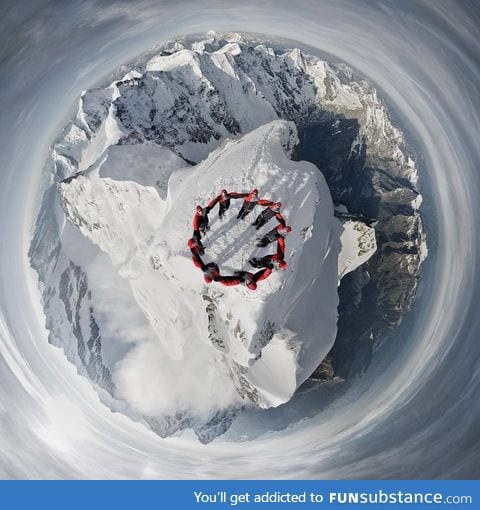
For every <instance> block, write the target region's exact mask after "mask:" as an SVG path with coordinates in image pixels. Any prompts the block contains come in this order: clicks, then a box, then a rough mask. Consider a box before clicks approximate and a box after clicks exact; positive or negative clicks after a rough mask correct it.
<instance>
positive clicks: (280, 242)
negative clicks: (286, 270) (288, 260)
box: [277, 237, 285, 260]
mask: <svg viewBox="0 0 480 510" xmlns="http://www.w3.org/2000/svg"><path fill="white" fill-rule="evenodd" d="M277 253H278V255H279V257H280V258H281V260H283V259H284V258H285V238H284V237H279V238H278V239H277Z"/></svg>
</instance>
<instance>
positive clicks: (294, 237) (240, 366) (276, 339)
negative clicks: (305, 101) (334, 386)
mask: <svg viewBox="0 0 480 510" xmlns="http://www.w3.org/2000/svg"><path fill="white" fill-rule="evenodd" d="M295 143H296V129H295V126H294V125H293V124H292V123H286V122H284V121H274V122H272V123H269V124H267V125H265V126H262V127H261V128H258V129H257V130H255V131H253V132H251V133H249V134H248V135H246V136H245V137H244V138H242V139H241V140H239V141H227V142H226V143H225V144H224V145H222V146H221V147H220V148H219V149H217V150H216V151H213V152H212V153H211V155H210V156H209V157H208V158H207V159H206V160H205V161H204V162H202V163H200V164H199V165H197V166H195V167H193V168H191V167H187V168H177V169H176V170H174V171H173V172H172V173H171V175H170V179H169V181H168V193H167V195H166V196H165V198H162V196H161V195H162V191H161V190H160V192H159V191H157V189H156V188H154V187H152V186H143V185H141V184H139V183H137V182H135V181H133V180H130V181H125V180H116V179H113V178H112V177H102V175H104V174H105V173H108V174H109V175H112V174H111V172H106V169H105V168H104V167H105V166H108V160H109V159H110V156H108V157H107V158H106V160H103V161H102V162H101V163H100V165H99V167H94V168H92V169H90V170H89V171H88V172H87V173H83V174H79V175H78V176H77V177H76V178H74V179H71V180H69V181H68V182H65V183H63V184H62V185H61V193H62V200H63V204H64V208H65V212H66V216H67V219H68V220H69V221H70V222H72V223H73V224H75V225H77V226H78V227H79V228H80V231H81V232H82V234H83V235H84V236H85V237H86V238H88V239H89V240H90V241H91V242H92V243H94V244H95V245H96V246H98V247H99V248H100V250H101V251H102V252H104V253H106V254H107V255H108V257H109V258H110V261H111V263H112V265H113V267H114V268H115V270H116V271H117V272H118V278H119V279H124V280H126V281H127V282H128V285H129V287H130V288H131V293H132V298H133V299H132V303H131V306H135V307H138V309H139V310H141V311H142V312H143V314H144V316H145V318H146V323H147V324H148V327H149V328H151V330H152V331H153V332H154V338H153V339H151V340H150V341H139V342H135V344H134V346H133V347H132V348H131V349H130V350H129V351H128V353H127V355H126V356H125V357H124V358H122V359H120V360H117V362H116V364H115V365H114V366H112V367H111V369H112V371H113V380H114V382H115V386H116V394H115V396H116V397H119V398H120V399H123V400H126V401H127V402H128V403H129V404H130V405H131V406H132V408H133V409H134V410H135V411H137V412H140V413H143V414H153V415H154V416H157V415H167V414H174V413H175V411H176V410H177V406H178V404H179V402H182V403H183V405H184V406H185V410H186V409H188V410H189V411H190V412H194V413H196V415H199V416H202V417H203V418H205V415H204V414H202V413H203V409H204V407H205V408H209V407H210V406H211V407H210V409H214V410H215V411H216V410H218V409H220V408H222V407H225V405H226V404H229V405H235V404H238V403H239V402H241V399H240V398H242V399H244V401H246V402H252V403H254V404H256V405H259V406H261V407H271V406H277V405H279V404H281V403H282V402H285V401H287V400H288V399H289V398H290V397H291V396H292V394H293V392H294V391H295V389H296V388H297V386H298V385H299V384H301V383H302V382H303V381H304V380H305V379H306V378H307V377H308V376H309V375H310V374H311V372H312V371H313V370H314V369H315V368H316V366H318V364H319V363H320V362H321V360H322V359H323V358H324V357H325V355H326V353H327V352H328V350H329V349H330V348H331V346H332V344H333V341H334V339H335V333H336V307H337V303H338V298H337V292H336V286H337V258H338V252H339V250H340V243H339V229H340V226H339V222H338V221H337V220H336V219H335V218H334V217H333V204H332V202H331V198H330V195H329V192H328V188H327V186H326V184H325V181H324V179H323V177H322V176H321V174H319V173H318V171H317V170H316V169H315V167H313V165H311V164H309V163H304V162H292V161H291V160H290V159H289V153H290V151H291V149H292V148H293V146H294V145H295ZM166 160H167V161H169V162H170V163H171V164H172V165H173V167H175V166H176V165H177V164H179V161H178V160H175V158H174V156H172V155H171V154H170V155H169V156H168V157H167V158H166ZM125 161H126V165H128V164H129V162H128V159H126V160H125ZM120 162H121V159H118V160H116V167H117V173H118V174H120V175H123V172H124V171H125V169H124V168H122V165H121V164H120ZM164 177H165V175H163V176H161V179H164ZM164 180H165V179H164ZM252 187H257V188H259V190H260V194H261V196H263V197H265V198H270V199H274V200H282V201H283V203H284V207H283V211H284V214H285V217H286V218H287V221H288V223H289V224H290V225H291V226H292V227H293V232H292V234H291V235H290V236H288V238H287V252H286V259H287V260H288V262H289V268H288V269H287V271H276V272H275V273H274V274H273V275H272V276H271V277H270V278H269V279H268V280H266V281H264V282H261V283H259V286H258V290H257V291H256V292H252V291H250V290H249V289H247V288H246V287H244V286H237V287H224V286H221V285H220V284H217V283H212V284H211V285H206V284H205V283H204V280H203V275H202V273H201V272H200V271H199V270H198V269H197V268H195V267H194V266H193V264H192V262H191V259H190V254H189V250H188V249H187V247H186V240H187V239H188V238H189V237H190V235H191V218H192V212H193V209H194V206H195V204H197V203H201V204H206V203H207V202H208V201H209V200H210V199H211V198H212V197H213V196H215V195H216V194H217V193H218V191H219V190H220V189H222V188H227V189H230V190H238V191H244V190H249V189H251V188H252ZM232 204H233V205H232V207H231V210H230V211H228V214H227V217H226V218H225V219H223V220H220V219H218V218H217V217H216V214H215V213H216V211H212V212H211V213H210V216H211V229H210V231H209V233H208V235H207V236H206V238H205V246H206V247H207V253H206V257H205V261H207V262H208V261H210V260H212V261H216V262H217V263H218V264H219V265H220V266H221V268H222V271H223V272H227V273H228V272H231V271H233V270H234V269H245V270H252V268H251V266H249V265H248V259H249V257H250V256H252V255H253V256H258V255H263V254H267V253H269V252H272V251H274V248H272V246H270V247H267V248H257V247H256V246H255V240H256V237H257V236H258V235H259V234H257V233H256V232H255V230H254V228H253V227H252V226H251V225H250V223H251V221H253V219H254V217H255V216H256V214H257V213H258V211H257V212H254V213H252V214H251V216H250V217H248V220H249V221H245V222H239V221H238V220H237V219H236V217H235V215H236V212H237V211H238V209H239V207H240V205H241V200H236V201H235V200H233V201H232ZM275 224H276V221H275V220H271V222H270V223H269V224H267V225H266V226H265V227H264V228H263V230H262V231H263V232H266V231H268V230H270V229H271V228H273V226H275ZM106 291H108V292H112V293H115V292H116V289H115V287H113V286H110V287H109V288H108V289H107V290H106ZM308 303H311V304H312V305H311V306H308ZM306 310H308V311H306ZM309 312H311V313H312V315H311V316H309V317H308V320H304V319H305V313H309ZM120 313H122V310H120ZM108 320H109V321H117V320H119V321H120V322H121V317H120V318H117V317H116V313H115V310H112V311H111V313H110V315H109V319H108ZM111 327H112V326H110V328H111ZM119 329H120V328H119ZM149 365H150V367H149ZM203 367H212V368H211V370H210V371H208V370H207V372H206V373H205V371H204V370H203ZM213 367H216V368H213ZM195 374H198V375H195ZM200 374H201V378H202V385H198V380H197V377H198V376H200ZM182 379H184V380H185V379H186V380H188V379H192V385H194V386H196V388H195V391H192V388H191V385H190V384H188V385H187V388H185V387H184V386H183V385H179V386H178V387H177V388H178V390H179V391H178V392H176V391H175V390H173V391H172V389H173V388H175V387H176V385H174V384H172V381H178V380H182ZM150 387H152V388H156V392H155V394H156V395H155V397H154V398H153V399H151V396H150V393H149V392H145V391H144V389H145V388H150ZM235 390H236V391H235ZM215 404H216V405H215Z"/></svg>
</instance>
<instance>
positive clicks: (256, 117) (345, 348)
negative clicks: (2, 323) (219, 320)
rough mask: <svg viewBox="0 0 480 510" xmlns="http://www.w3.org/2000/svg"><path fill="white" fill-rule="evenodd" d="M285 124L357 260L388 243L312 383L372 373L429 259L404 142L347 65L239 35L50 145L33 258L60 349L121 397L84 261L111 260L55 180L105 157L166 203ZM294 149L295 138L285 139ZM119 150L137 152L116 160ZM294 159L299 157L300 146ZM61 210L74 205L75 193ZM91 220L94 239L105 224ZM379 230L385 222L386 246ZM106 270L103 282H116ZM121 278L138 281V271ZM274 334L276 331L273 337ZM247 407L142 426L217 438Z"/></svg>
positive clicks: (343, 313) (184, 48)
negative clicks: (214, 160)
mask: <svg viewBox="0 0 480 510" xmlns="http://www.w3.org/2000/svg"><path fill="white" fill-rule="evenodd" d="M278 118H281V119H285V120H289V121H293V122H294V123H295V124H296V126H297V131H298V138H299V143H298V145H297V146H296V147H295V149H294V155H295V156H294V158H295V159H297V160H299V161H300V160H306V161H310V162H312V163H314V164H315V165H316V166H317V167H318V168H319V169H320V171H321V172H322V173H323V175H324V176H325V179H326V181H327V184H328V186H329V188H330V192H331V194H332V197H333V201H334V203H335V204H336V205H337V206H340V207H338V208H337V217H338V218H339V219H340V220H341V221H342V222H344V224H345V225H348V224H350V226H352V225H353V224H356V225H357V228H358V232H360V231H362V236H363V237H362V239H363V241H362V243H360V244H362V246H363V247H362V246H360V244H359V246H358V256H359V257H360V258H361V257H362V255H364V254H365V253H366V252H368V250H373V248H374V246H373V245H374V244H376V247H377V251H376V253H375V255H374V256H373V257H372V258H371V259H370V260H369V261H368V262H366V263H365V264H363V265H361V266H360V267H358V268H356V269H353V270H352V268H353V267H354V265H355V264H354V265H353V266H352V265H351V266H350V269H348V271H347V270H345V271H344V273H343V274H345V276H344V278H343V279H342V281H341V284H340V287H339V298H340V304H339V308H338V313H339V321H338V333H337V340H336V343H335V345H334V347H333V349H332V350H331V352H330V353H329V355H328V357H327V358H326V360H325V362H324V363H323V364H322V365H321V366H320V367H319V369H318V370H317V371H316V373H315V374H314V375H313V377H314V379H315V380H321V381H326V380H328V381H331V382H336V381H339V380H340V379H342V378H343V379H345V378H349V377H351V376H353V375H355V374H357V373H359V372H361V371H363V370H365V369H366V367H367V366H368V364H369V360H370V358H371V355H372V349H373V347H374V345H375V343H376V342H379V341H381V339H382V338H383V336H384V333H385V332H386V331H387V330H389V329H390V328H392V327H395V326H396V325H397V324H398V323H399V322H400V321H401V318H402V316H403V314H404V313H405V312H406V311H408V309H409V307H410V306H411V303H412V301H413V298H414V295H415V288H416V285H417V281H418V275H419V269H420V265H421V262H422V260H423V259H424V257H425V255H426V248H425V239H424V234H423V231H422V223H421V218H420V215H419V213H418V208H419V206H420V204H421V195H420V194H419V192H418V189H417V173H416V168H415V164H414V162H413V160H412V159H411V158H410V157H409V156H408V155H407V153H406V150H405V147H404V141H403V137H402V134H401V133H400V131H398V130H397V129H396V128H395V127H394V126H393V125H392V123H391V121H390V119H389V116H388V113H387V111H386V109H385V107H384V106H383V104H382V102H381V101H380V100H379V99H378V97H377V95H376V92H375V90H374V89H373V88H372V87H370V86H369V85H368V83H366V82H365V81H364V80H362V79H360V78H358V77H356V76H355V75H354V74H353V72H352V71H351V70H350V69H349V68H348V67H347V66H345V65H339V64H330V63H328V62H325V61H322V60H321V59H319V58H317V57H314V56H311V55H306V54H305V53H303V52H301V51H300V50H298V49H293V50H278V49H277V50H274V49H272V48H271V47H269V46H268V45H266V44H265V43H263V42H262V43H260V44H259V43H258V42H254V41H251V40H245V39H243V38H242V37H241V36H239V35H238V34H224V35H209V36H208V37H207V38H206V39H204V40H203V41H192V40H184V41H176V42H169V43H165V44H163V45H161V46H160V47H159V48H158V49H157V50H155V51H152V52H150V54H149V55H148V56H147V57H145V58H144V59H142V61H140V62H139V63H138V64H137V65H135V66H134V68H133V69H132V70H130V71H129V72H128V73H127V74H124V75H122V76H120V75H119V76H118V79H117V80H115V81H114V82H113V83H112V84H110V85H109V86H108V87H106V88H101V89H94V90H90V91H86V92H85V93H83V94H82V97H81V99H80V103H79V110H78V113H77V115H76V118H75V119H74V120H73V122H72V123H71V124H69V126H67V128H66V129H65V132H64V133H63V135H62V137H61V138H60V139H59V140H58V141H57V142H56V143H55V144H54V145H53V147H52V152H51V159H50V161H49V162H48V165H47V171H49V172H51V174H52V181H53V184H52V186H51V188H50V189H49V190H48V191H47V193H46V194H45V198H44V202H43V207H42V210H41V213H40V216H39V218H38V221H37V228H36V231H35V235H34V238H33V240H32V244H31V249H30V259H31V263H32V266H33V267H34V269H35V270H36V271H37V273H38V276H39V281H40V283H41V285H42V294H43V304H44V310H45V315H46V323H47V327H48V329H49V332H50V337H49V339H50V341H51V342H52V343H54V344H55V345H59V346H63V348H64V349H65V352H66V355H67V357H68V358H69V359H70V360H71V361H72V362H73V363H75V364H76V365H77V367H78V370H79V372H80V373H82V374H83V375H86V376H88V377H89V378H90V379H91V380H92V381H94V382H95V383H96V384H97V385H98V386H99V387H101V388H103V389H105V390H107V391H108V392H109V393H113V392H114V390H115V385H114V383H112V377H111V367H110V364H109V362H108V360H111V359H116V357H117V354H118V353H116V352H115V353H112V352H110V349H109V348H106V347H105V345H106V344H109V341H110V340H111V338H112V335H114V333H113V332H112V331H109V330H108V328H107V327H106V325H105V321H104V320H103V317H104V314H105V304H104V303H102V302H101V301H99V300H98V298H97V297H96V296H97V295H98V293H99V292H100V291H101V289H100V291H98V284H97V282H96V281H95V279H94V280H92V278H89V275H88V274H87V272H86V271H87V269H86V268H85V267H83V266H84V265H87V264H86V263H85V264H84V263H83V261H80V260H77V259H78V257H77V254H78V253H79V252H81V253H82V254H83V255H82V257H81V258H82V259H85V256H84V255H85V254H87V255H86V259H88V266H89V269H88V270H89V271H90V272H93V270H92V269H91V268H92V267H95V268H96V270H97V271H98V268H97V266H99V265H100V264H99V262H98V260H100V259H99V258H98V252H97V251H96V248H95V247H94V246H93V245H92V243H91V242H90V241H88V240H85V239H78V238H77V237H76V235H75V234H74V233H73V232H72V229H73V228H77V227H81V226H82V225H83V226H85V223H82V221H83V220H82V218H81V216H77V217H76V220H75V221H76V222H77V223H76V225H77V227H73V226H72V225H68V224H65V216H64V212H63V210H62V207H61V204H60V200H59V195H58V192H57V184H58V183H60V182H61V181H66V182H68V180H69V179H72V178H75V176H76V175H78V174H79V173H83V172H86V171H89V169H90V170H91V168H93V167H94V166H95V165H96V166H98V164H99V162H100V161H101V160H102V158H105V157H106V156H107V153H108V160H107V161H106V163H105V164H103V165H101V170H100V177H108V178H111V179H113V180H114V181H117V182H118V181H125V182H128V181H129V180H133V181H135V182H137V183H139V184H141V185H142V186H151V187H152V189H155V190H156V192H157V193H158V195H159V196H160V197H161V198H162V199H164V198H165V197H166V196H167V183H168V179H169V175H170V173H171V172H173V171H175V170H176V169H179V168H180V167H181V166H182V165H184V164H197V163H199V162H201V161H203V160H204V159H205V158H206V157H207V156H208V155H209V154H210V153H211V152H212V151H213V150H215V149H216V148H218V147H219V146H220V145H221V144H223V143H224V141H225V140H226V139H236V138H239V137H241V136H243V135H245V134H246V133H249V132H251V131H253V130H254V129H256V128H258V127H259V126H262V125H264V124H267V123H269V122H271V121H273V120H276V119H278ZM292 140H293V138H292V137H287V138H286V142H285V143H286V144H287V145H288V144H292V143H293V142H292ZM122 147H123V148H127V149H128V150H126V151H119V150H117V153H115V149H118V148H122ZM284 149H285V151H286V152H290V151H291V150H292V149H293V146H288V147H284ZM115 154H117V156H116V155H115ZM115 157H117V158H120V159H117V160H116V159H115ZM122 158H130V160H131V165H130V166H129V165H119V164H117V163H118V161H120V160H121V159H122ZM140 158H143V160H144V163H145V164H143V165H140V166H142V167H143V168H144V169H146V170H144V171H143V173H139V172H138V171H136V172H132V173H131V174H130V171H129V170H128V169H129V168H130V167H131V168H134V167H136V166H138V161H139V160H140ZM153 162H154V163H153ZM257 163H258V162H257ZM255 164H256V163H255V161H252V165H255ZM120 167H121V168H123V170H122V172H123V173H120V171H118V170H117V169H118V168H120ZM148 169H149V170H148ZM127 188H128V186H127ZM63 207H64V208H66V209H65V210H68V207H69V205H68V203H66V202H65V197H64V201H63ZM87 224H88V225H90V227H91V228H92V229H93V230H97V228H96V227H95V225H94V223H91V222H87ZM369 225H373V226H374V229H375V238H376V239H375V243H374V242H373V239H372V237H373V236H372V230H371V227H370V226H369ZM99 227H100V225H99ZM307 234H308V233H307ZM360 237H361V236H358V238H359V239H360ZM365 250H366V251H365ZM367 258H368V257H367ZM102 260H103V259H102ZM149 261H150V264H151V267H152V269H153V270H157V271H158V270H160V269H161V267H162V257H161V254H158V253H151V254H150V255H149ZM102 264H103V262H102ZM101 268H102V271H103V272H102V278H106V279H108V278H114V277H115V275H111V274H110V272H109V270H106V269H105V266H104V265H101ZM124 270H125V271H126V273H128V274H134V273H135V271H136V267H135V264H132V265H131V266H130V267H129V268H126V269H124ZM349 271H351V272H349ZM347 272H348V274H347ZM93 274H95V272H93ZM92 287H95V290H94V289H93V288H92ZM131 293H132V290H131V289H130V288H129V287H128V288H125V289H123V291H122V293H120V294H119V296H118V297H117V298H116V299H117V301H118V303H112V306H116V304H118V306H119V307H120V306H122V305H123V304H124V303H123V301H122V300H124V299H127V298H128V299H129V298H130V295H131ZM209 299H210V301H209V300H208V299H207V301H206V302H204V303H203V304H204V307H205V309H206V314H207V315H208V317H209V322H208V330H209V332H210V334H211V336H212V338H213V337H215V336H216V337H217V338H218V342H219V347H221V342H222V338H221V335H217V334H216V324H215V309H214V308H213V306H214V300H212V298H211V297H210V298H209ZM129 313H131V316H128V317H126V323H128V324H137V323H138V322H139V321H141V319H142V318H141V317H139V316H138V315H137V314H135V312H134V311H131V312H129ZM127 319H128V321H127ZM206 324H207V322H206ZM132 329H133V326H132ZM217 332H218V331H217ZM267 333H268V328H266V334H265V335H264V336H265V338H267V337H268V336H269V334H267ZM265 341H267V340H265ZM130 348H131V344H130V343H129V342H128V341H124V342H123V343H121V345H120V346H119V347H118V349H120V350H121V351H122V353H125V352H127V351H128V350H129V349H130ZM232 366H233V365H229V367H230V368H228V367H226V368H225V369H226V371H227V372H228V371H230V376H231V377H235V378H237V385H236V386H237V387H238V388H243V389H244V392H245V395H247V394H248V395H250V396H249V397H248V398H249V399H250V400H251V401H253V402H255V400H256V399H257V401H258V400H259V398H260V397H259V396H258V394H256V390H255V388H253V387H252V386H251V383H248V381H247V380H246V379H245V377H244V374H243V372H244V371H245V369H244V368H242V367H241V366H240V365H239V366H238V367H237V368H236V369H235V370H233V371H232V368H231V367H232ZM233 374H234V375H233ZM255 395H256V396H255ZM239 409H240V407H238V406H237V407H234V408H232V409H230V410H228V411H227V412H223V414H222V412H220V411H219V412H218V414H215V415H214V416H213V415H212V416H209V418H208V419H207V420H203V421H201V420H200V421H198V420H197V421H195V420H192V418H191V417H190V416H188V415H187V414H180V415H172V416H170V417H166V418H165V419H163V420H158V419H155V418H148V419H146V418H145V421H146V422H148V424H149V426H150V427H151V428H152V429H153V430H155V431H156V432H157V433H159V434H160V435H162V436H166V435H170V434H171V433H174V432H175V431H177V430H181V429H183V428H185V427H192V428H194V429H195V431H196V433H197V435H198V436H199V438H200V440H202V441H204V442H208V441H210V440H212V439H213V438H214V437H216V435H218V434H220V433H223V432H224V431H225V430H226V429H227V428H228V426H229V424H230V423H231V421H232V420H233V419H234V417H235V415H236V413H237V412H239ZM138 419H144V418H142V417H141V416H140V417H139V418H138Z"/></svg>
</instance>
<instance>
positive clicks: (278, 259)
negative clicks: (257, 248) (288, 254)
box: [248, 252, 287, 269]
mask: <svg viewBox="0 0 480 510" xmlns="http://www.w3.org/2000/svg"><path fill="white" fill-rule="evenodd" d="M248 262H249V263H250V265H251V266H253V267H266V268H268V269H287V263H286V262H285V261H284V260H283V254H281V253H278V252H277V253H272V254H271V255H265V257H262V258H256V257H253V258H251V259H250V260H249V261H248Z"/></svg>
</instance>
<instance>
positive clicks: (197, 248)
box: [187, 237, 205, 255]
mask: <svg viewBox="0 0 480 510" xmlns="http://www.w3.org/2000/svg"><path fill="white" fill-rule="evenodd" d="M187 244H188V247H189V248H190V251H191V252H192V255H193V254H194V253H196V254H198V255H203V254H204V253H205V248H204V247H203V244H202V241H200V242H199V241H198V240H197V239H195V238H193V237H192V238H191V239H189V240H188V243H187Z"/></svg>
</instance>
